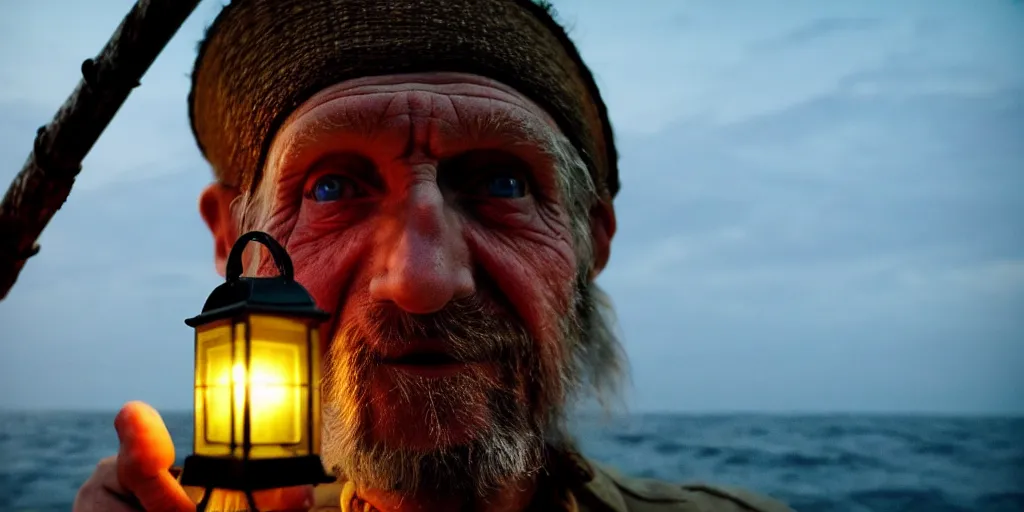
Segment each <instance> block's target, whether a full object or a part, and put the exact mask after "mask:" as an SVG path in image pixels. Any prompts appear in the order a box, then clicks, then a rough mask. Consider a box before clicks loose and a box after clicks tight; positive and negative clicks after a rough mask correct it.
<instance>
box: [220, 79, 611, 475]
mask: <svg viewBox="0 0 1024 512" xmlns="http://www.w3.org/2000/svg"><path fill="white" fill-rule="evenodd" d="M218 194H220V195H218ZM223 194H224V193H223V191H221V192H217V191H216V190H214V189H211V190H209V191H207V193H206V194H204V198H203V200H202V203H201V207H202V209H203V212H204V215H205V216H206V217H207V219H208V221H210V225H211V227H212V228H213V229H214V232H215V234H217V235H218V240H220V239H223V241H218V245H225V244H226V245H230V243H231V242H233V237H234V236H235V235H237V232H238V230H240V229H261V230H264V231H267V232H268V233H270V234H271V235H273V236H274V237H275V238H277V239H278V240H280V241H281V242H282V243H283V244H285V246H286V247H287V249H288V251H289V253H290V254H291V256H292V259H293V260H294V262H295V268H296V277H297V279H298V280H299V282H301V283H302V284H303V285H305V286H306V287H307V288H308V289H309V291H310V292H311V293H312V295H313V296H314V297H315V299H316V300H317V303H318V304H319V306H320V307H321V308H323V309H325V310H327V311H330V312H334V317H333V318H332V320H331V321H330V324H329V325H328V326H325V329H324V331H325V333H328V339H327V340H326V343H325V346H326V347H327V353H326V354H325V361H326V362H325V388H324V391H325V394H324V408H325V432H324V436H325V444H324V450H323V451H324V454H323V457H324V459H325V462H327V463H328V465H330V466H337V468H338V469H339V470H340V471H342V472H344V473H346V475H347V476H349V477H350V478H354V479H356V480H358V481H361V482H362V483H365V484H366V485H373V486H378V487H381V488H392V489H413V488H415V487H417V486H421V485H424V484H425V483H429V484H430V485H432V486H436V485H445V486H454V487H460V488H461V487H464V488H465V490H466V491H467V492H469V491H473V492H480V491H482V490H483V489H484V488H487V487H493V486H495V485H498V484H500V483H501V482H502V481H503V480H505V479H508V478H510V477H512V476H514V475H519V474H524V473H526V472H529V471H530V470H532V469H534V468H535V467H536V466H537V465H538V464H540V462H541V457H542V449H543V446H544V443H545V441H546V440H550V438H551V437H552V436H554V435H558V433H559V432H560V430H559V427H558V422H559V419H560V417H561V416H560V415H561V411H562V410H563V408H564V406H565V405H566V397H567V396H569V394H570V393H571V392H572V391H573V390H574V389H575V388H576V387H577V385H578V384H580V383H581V380H582V379H583V378H584V376H585V375H590V377H592V378H600V377H601V374H603V373H606V371H611V370H613V368H612V367H614V366H615V365H616V360H615V358H614V356H613V355H612V352H613V351H614V350H613V349H614V347H613V346H612V345H613V341H612V340H611V338H610V337H609V338H608V339H607V340H600V341H598V344H597V345H596V346H595V345H593V344H590V345H588V343H591V341H593V340H592V338H594V337H595V336H596V337H601V336H605V335H606V332H605V329H604V326H603V324H602V323H601V320H600V318H599V317H600V315H598V314H597V313H596V312H595V304H594V297H593V296H592V293H593V292H594V290H593V288H592V286H591V281H592V278H593V277H594V275H596V273H597V272H598V271H599V270H600V268H601V267H602V266H603V264H604V260H605V259H606V258H607V253H608V244H609V239H610V237H611V235H612V232H613V230H614V219H613V217H612V214H611V211H610V207H607V206H604V205H603V204H602V203H601V202H599V201H598V200H597V197H596V195H595V192H594V187H593V184H592V182H591V180H590V177H589V175H588V173H587V170H586V168H585V167H584V166H583V164H582V163H581V161H580V159H579V157H578V155H576V153H575V151H574V150H573V149H572V146H571V145H569V144H568V142H567V141H566V140H565V139H564V137H562V135H561V133H560V132H559V130H558V128H557V126H556V125H555V123H554V122H553V121H552V120H551V119H550V117H549V116H548V115H547V114H546V113H545V112H544V111H543V110H542V109H540V108H539V107H537V106H536V105H535V104H534V103H533V102H531V101H529V100H528V99H526V98H525V97H524V96H522V95H520V94H519V93H517V92H516V91H514V90H512V89H511V88H509V87H506V86H504V85H502V84H500V83H497V82H495V81H493V80H489V79H484V78H480V77H475V76H470V75H463V74H444V73H436V74H423V75H404V76H389V77H375V78H364V79H359V80H353V81H349V82H344V83H342V84H338V85H336V86H334V87H331V88H328V89H326V90H324V91H321V92H320V93H319V94H317V95H316V96H314V97H313V98H311V99H310V100H308V101H307V102H306V103H304V104H303V105H302V106H301V107H300V108H298V109H297V110H296V111H295V112H294V113H292V115H291V116H290V117H289V119H288V120H287V121H286V122H285V124H284V125H283V126H282V127H281V129H280V130H279V131H278V133H277V135H276V137H275V138H274V140H273V143H272V146H271V149H270V152H269V155H268V158H267V162H266V167H265V171H264V173H263V177H262V181H261V183H260V184H259V186H258V188H257V190H256V191H255V192H254V193H253V194H251V195H244V196H241V197H239V198H237V200H236V201H234V202H233V204H232V207H231V209H230V210H229V209H226V208H225V207H224V206H223V205H224V204H225V203H227V202H229V201H225V200H224V197H223ZM236 215H237V216H241V217H242V220H241V221H240V224H238V223H233V222H227V221H225V220H224V219H225V217H228V216H231V218H234V216H236ZM211 218H212V220H211ZM218 219H220V220H219V221H218ZM228 226H233V227H232V228H229V227H228ZM232 231H233V232H232ZM263 264H264V265H265V264H266V262H265V261H264V263H263ZM428 481H429V482H428Z"/></svg>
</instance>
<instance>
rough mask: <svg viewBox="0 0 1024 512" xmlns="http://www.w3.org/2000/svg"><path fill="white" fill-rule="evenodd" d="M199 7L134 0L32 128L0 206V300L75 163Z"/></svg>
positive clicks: (60, 200)
mask: <svg viewBox="0 0 1024 512" xmlns="http://www.w3.org/2000/svg"><path fill="white" fill-rule="evenodd" d="M198 3H199V0H138V1H137V2H136V3H135V5H134V6H133V7H132V10H131V11H129V12H128V15H127V16H125V18H124V20H123V21H121V24H120V25H119V26H118V27H117V30H115V31H114V34H113V35H112V36H111V37H110V40H109V41H107V44H106V46H104V47H103V50H102V51H100V53H99V55H98V56H97V57H96V58H95V59H87V60H86V61H85V62H83V63H82V80H81V81H79V82H78V86H77V87H75V90H74V92H72V93H71V96H69V97H68V99H67V101H65V102H64V105H62V106H61V108H60V110H58V111H57V114H56V115H55V116H54V118H53V120H52V121H50V124H48V125H46V126H43V127H41V128H39V131H38V132H37V133H36V139H35V144H34V147H33V148H32V152H31V153H29V156H28V160H27V161H26V162H25V165H24V167H22V169H21V172H19V173H18V175H17V176H16V177H15V178H14V181H13V183H11V186H10V187H9V188H8V189H7V193H6V194H5V195H4V198H3V202H2V203H0V300H3V299H4V298H5V297H7V293H8V292H9V291H10V289H11V287H12V286H14V282H15V281H17V279H18V274H19V273H21V269H22V267H24V265H25V260H27V259H28V258H30V257H32V256H34V255H35V254H36V253H38V252H39V244H38V243H37V242H36V240H38V238H39V235H40V233H42V231H43V229H44V228H45V227H46V225H47V224H48V223H49V222H50V219H51V218H53V215H54V214H55V213H57V210H59V209H60V207H61V206H63V204H64V201H65V200H66V199H67V197H68V194H70V193H71V187H72V185H73V184H74V182H75V177H76V176H78V173H79V171H80V170H81V168H82V160H83V159H85V156H86V155H87V154H88V153H89V151H90V150H91V149H92V147H93V145H94V144H95V143H96V140H97V139H99V137H100V135H101V134H102V133H103V130H105V129H106V128H107V125H108V124H110V121H111V119H113V118H114V115H115V114H117V111H118V109H120V108H121V105H123V104H124V101H125V100H126V99H127V98H128V94H130V93H131V91H132V89H134V88H135V87H137V86H138V85H139V80H140V79H141V78H142V75H144V74H145V73H146V70H148V69H149V66H150V65H152V64H153V61H154V60H156V57H157V55H159V54H160V52H161V51H163V49H164V47H165V46H166V45H167V42H168V41H170V40H171V38H172V37H174V34H175V33H176V32H177V31H178V29H179V28H180V27H181V25H182V24H183V23H184V22H185V19H186V18H188V16H189V14H191V13H192V11H193V10H195V7H196V5H197V4H198Z"/></svg>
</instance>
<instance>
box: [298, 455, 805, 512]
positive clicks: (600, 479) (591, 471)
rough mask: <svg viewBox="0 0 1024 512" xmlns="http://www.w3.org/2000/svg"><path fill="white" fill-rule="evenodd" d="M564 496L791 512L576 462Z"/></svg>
mask: <svg viewBox="0 0 1024 512" xmlns="http://www.w3.org/2000/svg"><path fill="white" fill-rule="evenodd" d="M575 462H576V465H577V470H578V471H577V475H579V476H580V477H581V478H573V479H571V480H572V481H573V483H572V484H570V487H571V489H570V491H571V492H572V495H573V497H574V498H575V502H576V510H578V512H792V509H791V508H789V507H788V506H786V505H784V504H783V503H781V502H779V501H776V500H774V499H772V498H769V497H766V496H761V495H757V494H753V493H750V492H747V491H743V490H739V489H734V488H730V487H720V486H711V485H704V484H695V485H675V484H670V483H668V482H662V481H658V480H648V479H638V478H629V477H625V476H623V475H621V474H619V473H618V472H616V471H615V470H613V469H610V468H607V467H605V466H603V465H601V464H598V463H595V462H593V461H590V460H588V459H585V458H583V457H579V456H577V457H576V459H575ZM341 492H342V485H341V484H329V485H322V486H319V487H317V493H316V504H315V506H314V507H313V509H312V512H342V508H341V506H340V501H341Z"/></svg>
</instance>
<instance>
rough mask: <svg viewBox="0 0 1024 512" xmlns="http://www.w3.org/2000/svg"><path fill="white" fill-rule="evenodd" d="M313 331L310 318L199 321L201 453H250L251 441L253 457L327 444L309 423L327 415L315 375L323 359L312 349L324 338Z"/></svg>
mask: <svg viewBox="0 0 1024 512" xmlns="http://www.w3.org/2000/svg"><path fill="white" fill-rule="evenodd" d="M232 327H233V328H232ZM232 331H233V332H232ZM307 331H308V333H307ZM247 335H248V338H247ZM307 336H311V337H313V338H314V339H315V337H316V336H317V331H316V329H315V328H313V327H310V326H309V325H308V322H307V321H304V320H300V319H292V318H288V317H278V316H270V315H265V314H250V315H248V318H247V321H246V322H237V323H234V325H233V326H232V324H231V323H230V322H228V321H223V322H215V323H212V324H209V325H208V326H203V327H200V328H199V331H198V332H197V337H196V343H197V347H196V383H195V393H196V397H195V399H196V409H195V412H196V418H195V420H196V425H195V428H196V434H197V435H196V437H195V453H196V454H198V455H211V456H225V455H230V456H235V457H242V456H243V455H244V453H243V448H244V445H245V444H248V446H249V453H248V457H249V458H252V459H258V458H275V457H295V456H300V455H306V454H309V453H310V448H312V451H313V453H316V452H317V451H318V450H319V439H317V437H319V436H317V435H316V432H315V430H317V429H311V428H309V422H310V421H311V420H312V421H319V407H318V405H319V396H318V393H317V391H318V390H317V389H316V388H315V386H314V387H312V388H311V386H310V383H309V377H310V374H311V373H312V374H313V375H312V376H313V379H314V381H318V380H319V379H318V372H319V367H320V361H319V354H318V353H316V352H318V351H316V350H314V351H313V353H309V352H310V351H309V350H308V349H309V347H317V346H318V345H319V344H318V343H316V342H314V343H311V344H310V343H307ZM311 393H312V396H310V395H311ZM310 407H312V411H311V410H310ZM310 412H312V413H313V414H312V415H310ZM247 418H248V421H249V438H248V442H247V443H246V442H245V441H246V440H245V433H246V430H245V422H246V419H247ZM311 436H312V438H311ZM310 441H312V443H310Z"/></svg>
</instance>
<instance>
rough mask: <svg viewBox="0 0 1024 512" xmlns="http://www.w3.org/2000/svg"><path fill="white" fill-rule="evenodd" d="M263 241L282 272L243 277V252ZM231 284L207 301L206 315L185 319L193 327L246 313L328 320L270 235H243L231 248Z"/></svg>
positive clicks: (229, 271) (217, 289) (204, 307)
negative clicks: (248, 246) (252, 243)
mask: <svg viewBox="0 0 1024 512" xmlns="http://www.w3.org/2000/svg"><path fill="white" fill-rule="evenodd" d="M251 241H256V242H260V243H261V244H263V245H264V246H266V247H267V248H268V249H269V250H270V254H271V255H272V256H273V258H274V263H275V264H276V265H277V269H278V272H279V275H278V276H275V277H241V274H242V263H241V260H242V252H243V250H244V249H245V246H246V245H247V244H248V243H249V242H251ZM225 274H226V276H227V282H225V283H224V284H222V285H220V286H218V287H217V288H215V289H214V290H213V292H212V293H211V294H210V296H209V298H207V299H206V304H205V305H204V306H203V312H202V313H201V314H199V315H198V316H195V317H192V318H189V319H187V320H185V323H186V324H187V325H189V326H190V327H198V326H200V325H203V324H206V323H209V322H212V321H215V320H221V319H224V318H231V317H235V316H239V315H243V314H246V313H269V314H277V315H282V316H291V317H301V318H310V319H318V320H326V319H327V318H328V316H329V315H328V314H327V313H326V312H324V311H323V310H321V309H319V308H318V307H317V306H316V302H315V301H314V300H313V297H312V296H310V294H309V292H308V291H307V290H306V288H305V287H303V286H302V285H301V284H299V283H298V282H296V281H295V279H294V277H293V269H292V262H291V258H290V257H289V256H288V253H287V252H285V250H284V248H283V247H281V245H280V244H278V243H277V241H276V240H274V239H273V238H271V237H270V235H268V234H266V233H263V232H260V231H253V232H250V233H246V234H245V235H242V236H241V237H240V238H239V239H238V241H237V242H235V246H234V247H233V248H232V249H231V254H230V256H229V257H228V262H227V268H226V271H225Z"/></svg>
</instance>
